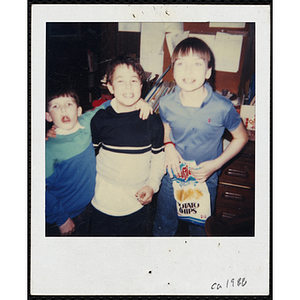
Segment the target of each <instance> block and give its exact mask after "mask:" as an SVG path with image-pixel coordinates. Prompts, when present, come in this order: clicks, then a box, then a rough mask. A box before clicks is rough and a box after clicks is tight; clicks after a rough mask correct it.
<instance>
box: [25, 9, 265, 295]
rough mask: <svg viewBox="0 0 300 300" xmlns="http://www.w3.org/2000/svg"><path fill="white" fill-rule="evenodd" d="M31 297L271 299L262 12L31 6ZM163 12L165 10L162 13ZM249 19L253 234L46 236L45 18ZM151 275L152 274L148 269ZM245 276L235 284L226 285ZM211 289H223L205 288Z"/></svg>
mask: <svg viewBox="0 0 300 300" xmlns="http://www.w3.org/2000/svg"><path fill="white" fill-rule="evenodd" d="M31 9H32V10H31V136H32V140H31V187H30V188H31V199H30V220H31V222H30V228H31V231H30V253H29V255H30V274H29V276H30V282H29V286H30V291H29V292H30V295H33V296H39V295H44V296H47V295H51V296H55V295H68V296H72V295H74V296H75V295H83V296H92V295H102V296H105V295H137V296H139V295H147V296H152V295H166V296H168V295H178V296H180V295H190V296H199V295H206V296H218V297H220V296H236V295H243V296H247V295H252V296H254V295H264V296H268V295H269V294H270V251H271V250H270V235H271V229H270V208H271V203H270V201H271V199H270V106H271V102H270V101H271V100H270V97H271V95H270V90H271V89H270V85H271V81H270V80H271V79H270V69H271V61H270V52H271V48H270V47H271V42H270V41H271V36H270V33H271V29H270V6H269V5H89V4H87V5H81V4H80V5H46V4H45V5H32V7H31ZM166 11H167V12H168V14H166ZM150 21H151V22H175V21H176V22H193V21H195V22H207V21H211V22H255V29H256V94H257V96H256V98H257V99H258V100H257V101H256V163H255V164H256V165H255V170H256V175H255V179H256V181H255V184H256V185H255V202H256V203H255V210H256V212H255V237H242V238H241V237H239V238H233V237H226V238H221V237H214V238H210V237H207V238H195V237H172V238H155V237H151V238H141V237H140V238H90V237H83V238H73V237H68V238H49V237H47V238H46V237H45V230H44V226H45V222H44V220H45V219H44V209H45V207H44V205H45V204H44V195H45V189H44V186H45V176H44V174H45V172H44V170H45V156H44V151H45V145H44V139H45V127H44V126H45V118H44V113H45V104H44V103H45V101H44V99H45V82H46V80H45V74H46V60H45V57H46V51H45V49H46V22H150ZM150 271H151V273H150ZM232 278H234V280H236V281H237V280H238V279H239V278H245V280H246V281H247V284H246V285H245V286H243V287H241V286H239V287H238V286H235V287H232V288H226V287H225V286H226V281H227V280H231V279H232ZM214 283H217V284H220V285H221V286H222V288H220V289H213V288H212V286H213V284H214Z"/></svg>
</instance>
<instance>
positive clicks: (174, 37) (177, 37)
mask: <svg viewBox="0 0 300 300" xmlns="http://www.w3.org/2000/svg"><path fill="white" fill-rule="evenodd" d="M188 36H189V31H184V32H172V33H167V34H166V41H167V45H168V49H169V53H170V56H171V57H172V54H173V51H174V48H175V47H176V45H177V44H178V43H180V42H181V41H182V40H184V39H186V38H187V37H188Z"/></svg>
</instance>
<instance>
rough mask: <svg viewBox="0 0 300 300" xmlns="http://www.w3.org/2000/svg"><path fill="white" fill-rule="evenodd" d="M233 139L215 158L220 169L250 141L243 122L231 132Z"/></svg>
mask: <svg viewBox="0 0 300 300" xmlns="http://www.w3.org/2000/svg"><path fill="white" fill-rule="evenodd" d="M231 134H232V137H233V139H232V141H231V142H230V144H229V145H228V147H227V148H226V149H225V150H224V152H223V153H222V154H221V155H220V156H219V157H218V158H217V159H216V160H215V163H216V165H217V169H220V168H221V167H222V166H223V165H224V164H225V163H227V162H228V161H229V160H230V159H232V158H233V157H234V156H236V155H237V154H238V153H239V152H240V151H241V150H242V149H243V147H244V146H245V145H246V144H247V142H248V135H247V132H246V130H245V128H244V125H243V123H240V125H239V126H238V128H237V129H236V130H234V131H232V132H231Z"/></svg>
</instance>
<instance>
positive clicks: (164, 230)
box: [153, 174, 217, 236]
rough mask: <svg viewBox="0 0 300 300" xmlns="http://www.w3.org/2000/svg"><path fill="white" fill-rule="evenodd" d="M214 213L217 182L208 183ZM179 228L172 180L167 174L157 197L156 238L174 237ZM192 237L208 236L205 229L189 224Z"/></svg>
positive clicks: (154, 228) (210, 181) (154, 230)
mask: <svg viewBox="0 0 300 300" xmlns="http://www.w3.org/2000/svg"><path fill="white" fill-rule="evenodd" d="M206 184H207V187H208V190H209V193H210V203H211V213H213V211H214V208H215V202H216V195H217V180H209V181H208V182H206ZM177 227H178V218H177V207H176V200H175V198H174V192H173V185H172V180H171V178H170V176H169V175H168V174H166V175H165V176H164V177H163V179H162V182H161V187H160V191H159V193H158V196H157V207H156V215H155V219H154V227H153V235H154V236H174V235H175V233H176V231H177ZM189 230H190V235H192V236H206V232H205V228H204V227H202V226H199V225H194V224H191V223H190V224H189Z"/></svg>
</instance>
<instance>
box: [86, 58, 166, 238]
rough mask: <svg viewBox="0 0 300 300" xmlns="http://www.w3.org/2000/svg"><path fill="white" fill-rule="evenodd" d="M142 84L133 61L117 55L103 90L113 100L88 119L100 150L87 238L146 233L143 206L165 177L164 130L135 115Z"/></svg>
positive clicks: (155, 121) (155, 119) (154, 120)
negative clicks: (89, 234)
mask: <svg viewBox="0 0 300 300" xmlns="http://www.w3.org/2000/svg"><path fill="white" fill-rule="evenodd" d="M143 81H144V71H143V68H142V67H141V65H140V64H139V63H138V62H136V61H135V60H134V59H132V58H129V57H119V58H117V59H115V60H114V61H112V62H111V64H110V66H109V67H108V71H107V87H108V89H109V91H110V92H111V94H114V97H115V98H114V99H112V100H111V103H110V104H111V105H110V106H108V107H107V108H106V109H103V110H100V111H99V112H97V114H96V115H95V116H94V117H93V119H92V121H91V130H92V141H93V144H94V146H95V147H100V151H99V154H98V155H97V157H96V161H97V163H96V170H97V176H96V189H95V195H94V197H93V199H92V214H91V233H92V235H98V236H134V235H135V236H137V235H138V236H141V235H144V234H145V228H146V221H147V215H148V207H149V206H148V204H149V203H150V202H151V200H152V196H153V194H154V193H156V192H157V191H158V189H159V186H160V181H161V178H162V176H163V175H164V169H163V164H164V151H163V149H164V143H163V136H164V129H163V125H162V122H161V120H160V117H159V116H158V115H156V114H153V115H150V116H149V118H148V119H147V120H141V119H140V118H139V116H138V115H139V113H138V110H137V107H136V104H137V102H138V101H139V99H140V97H141V90H142V85H143Z"/></svg>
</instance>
